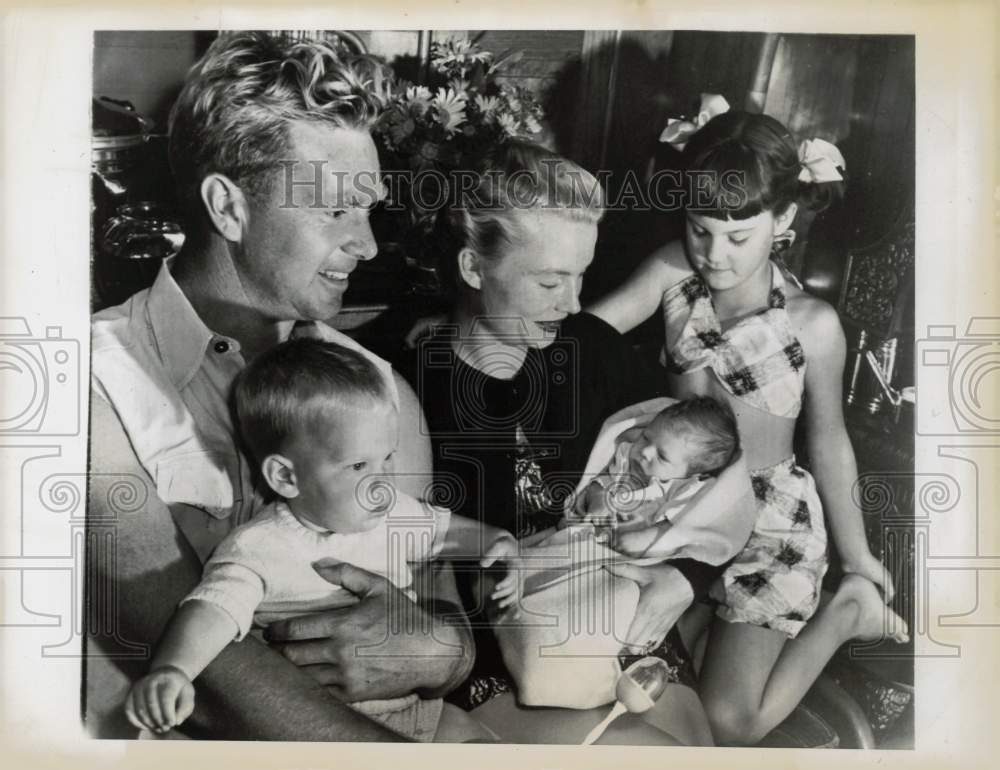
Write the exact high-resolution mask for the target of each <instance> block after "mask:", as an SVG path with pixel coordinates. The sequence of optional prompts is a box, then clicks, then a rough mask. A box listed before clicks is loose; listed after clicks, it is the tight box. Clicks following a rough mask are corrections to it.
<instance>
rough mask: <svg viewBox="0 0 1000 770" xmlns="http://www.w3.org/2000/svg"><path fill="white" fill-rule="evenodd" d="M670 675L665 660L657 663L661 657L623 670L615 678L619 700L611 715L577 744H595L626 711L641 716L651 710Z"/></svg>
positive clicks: (650, 658) (644, 660) (636, 663)
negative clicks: (616, 678)
mask: <svg viewBox="0 0 1000 770" xmlns="http://www.w3.org/2000/svg"><path fill="white" fill-rule="evenodd" d="M669 676H670V668H669V666H667V663H666V661H663V660H660V658H653V657H645V658H640V659H639V660H637V661H636V662H635V663H633V664H632V665H631V666H629V667H628V668H627V669H625V670H624V671H623V672H622V675H621V676H620V677H618V684H617V685H616V686H615V697H616V698H617V699H618V700H616V701H615V705H614V706H612V707H611V711H610V713H609V714H608V715H607V716H606V717H605V718H604V719H603V720H602V721H601V723H600V724H599V725H597V727H595V728H594V729H593V730H591V731H590V732H589V733H587V737H586V738H584V739H583V742H582V743H581V744H580V745H581V746H589V745H590V744H592V743H594V741H596V740H597V739H598V738H600V737H601V736H602V735H604V731H605V730H607V729H608V725H610V724H611V723H612V722H614V721H615V720H616V719H617V718H618V717H620V716H621V715H622V714H624V713H625V712H626V711H630V712H632V713H633V714H642V713H643V712H645V711H649V710H650V709H651V708H653V706H654V705H656V700H657V698H659V697H660V696H661V695H662V694H663V691H664V690H665V689H666V687H667V680H668V678H669Z"/></svg>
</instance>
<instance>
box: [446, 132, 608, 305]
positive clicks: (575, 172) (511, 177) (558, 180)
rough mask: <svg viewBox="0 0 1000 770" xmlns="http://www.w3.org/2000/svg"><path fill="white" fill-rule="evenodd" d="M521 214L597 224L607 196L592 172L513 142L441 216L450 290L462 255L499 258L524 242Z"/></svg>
mask: <svg viewBox="0 0 1000 770" xmlns="http://www.w3.org/2000/svg"><path fill="white" fill-rule="evenodd" d="M519 211H545V212H549V213H554V214H557V215H559V216H563V217H566V218H567V219H570V220H574V221H578V222H586V223H590V224H595V225H596V224H597V223H598V222H599V221H600V220H601V217H603V216H604V191H603V189H602V188H601V184H600V182H599V181H598V180H597V179H596V178H595V177H594V175H593V174H591V173H590V172H589V171H587V170H586V169H584V168H583V167H582V166H579V165H577V164H576V163H574V162H573V161H571V160H568V159H567V158H564V157H562V156H560V155H558V154H557V153H555V152H553V151H552V150H549V149H547V148H545V147H542V146H540V145H537V144H533V143H531V142H526V141H522V140H516V139H510V140H508V141H506V142H503V143H501V144H500V145H499V146H498V147H497V148H496V149H495V150H494V151H493V152H492V153H490V154H489V155H488V156H487V157H486V158H485V159H484V161H483V162H482V164H481V168H480V169H479V171H478V172H477V175H476V185H475V186H474V187H473V188H472V189H465V190H463V191H462V195H461V198H459V199H457V200H454V199H453V200H452V206H451V208H449V209H446V210H443V211H441V212H440V213H439V216H438V219H437V223H436V226H435V241H436V243H437V247H438V248H439V250H440V256H441V265H442V268H443V270H442V272H443V273H444V278H445V280H444V283H445V285H446V286H450V287H452V286H458V270H457V259H458V252H459V251H461V250H462V249H463V248H466V247H468V248H470V249H472V250H473V251H474V252H476V254H477V255H478V256H479V257H480V258H482V259H486V260H493V259H498V258H499V257H500V256H501V255H502V253H503V251H504V249H505V248H506V247H507V246H509V245H511V244H512V243H513V242H515V241H516V239H517V238H518V237H520V235H521V232H520V226H519V223H518V214H517V212H519Z"/></svg>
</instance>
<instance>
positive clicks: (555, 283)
mask: <svg viewBox="0 0 1000 770" xmlns="http://www.w3.org/2000/svg"><path fill="white" fill-rule="evenodd" d="M514 216H515V217H516V226H515V227H514V228H512V234H513V235H514V238H513V242H512V243H511V244H509V245H507V246H506V248H505V249H504V251H503V253H502V254H501V255H499V256H498V257H496V258H494V259H489V260H479V261H478V269H477V274H478V278H479V283H480V286H479V291H478V292H477V294H478V297H479V308H478V312H479V314H480V327H481V328H477V329H476V333H486V334H489V335H490V336H492V337H494V338H496V339H497V340H499V341H501V342H503V343H505V344H509V345H515V346H518V347H545V346H547V345H549V344H550V343H551V342H552V340H554V339H555V336H556V333H557V332H558V329H559V324H560V323H561V322H562V321H563V320H564V319H565V318H566V317H567V316H569V315H572V314H573V313H578V312H579V311H580V288H581V286H582V285H583V274H584V272H585V271H586V270H587V268H588V267H589V266H590V263H591V261H592V260H593V258H594V245H595V243H596V242H597V225H596V224H592V223H589V222H581V221H578V220H573V219H569V218H568V217H566V216H563V215H561V214H559V213H554V212H548V211H539V210H529V211H519V212H517V213H515V214H514Z"/></svg>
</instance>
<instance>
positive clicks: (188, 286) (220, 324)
mask: <svg viewBox="0 0 1000 770" xmlns="http://www.w3.org/2000/svg"><path fill="white" fill-rule="evenodd" d="M171 273H172V275H173V278H174V280H175V281H176V282H177V285H178V286H179V287H180V289H181V291H183V292H184V296H185V297H187V299H188V301H189V302H190V303H191V306H192V307H193V308H194V311H195V313H197V314H198V317H199V318H200V319H201V320H202V322H203V323H204V324H205V326H207V327H208V328H209V329H210V330H211V331H212V332H214V333H215V334H221V335H223V336H226V337H231V338H232V339H235V340H236V341H237V342H239V343H240V347H241V349H242V351H243V356H244V358H246V359H247V360H249V359H251V358H253V357H254V356H255V355H257V354H258V353H260V352H261V351H264V350H267V349H268V348H270V347H273V346H274V345H275V344H277V343H278V342H280V341H281V340H283V339H284V338H285V337H286V336H287V331H288V327H289V326H290V325H291V323H292V322H291V321H275V320H273V319H271V318H268V317H266V316H265V315H263V314H262V313H261V312H260V311H259V310H257V309H255V308H254V307H253V306H252V304H251V303H250V301H249V300H248V299H247V296H246V293H245V292H244V290H243V285H242V283H241V282H240V279H239V275H238V274H237V272H236V268H235V266H234V265H233V262H232V258H231V257H230V255H229V252H228V250H227V249H226V246H225V244H220V243H215V242H214V239H213V241H212V242H210V243H209V244H208V245H207V246H206V247H204V248H199V247H192V248H191V249H190V250H188V249H187V248H185V249H184V250H183V251H181V253H180V254H178V255H177V258H176V260H175V262H174V265H173V270H172V271H171Z"/></svg>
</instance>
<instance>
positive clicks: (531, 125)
mask: <svg viewBox="0 0 1000 770" xmlns="http://www.w3.org/2000/svg"><path fill="white" fill-rule="evenodd" d="M524 126H525V128H527V129H528V132H529V133H532V134H537V133H538V132H539V131H541V130H542V125H541V123H539V122H538V121H537V120H535V116H534V115H528V116H527V117H525V119H524Z"/></svg>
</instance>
